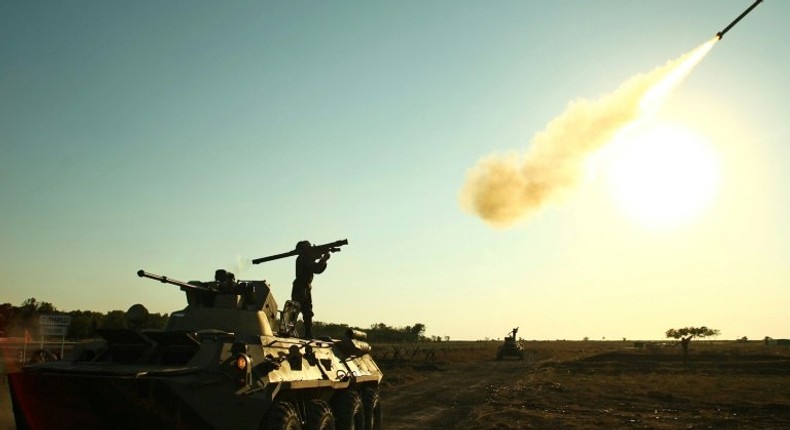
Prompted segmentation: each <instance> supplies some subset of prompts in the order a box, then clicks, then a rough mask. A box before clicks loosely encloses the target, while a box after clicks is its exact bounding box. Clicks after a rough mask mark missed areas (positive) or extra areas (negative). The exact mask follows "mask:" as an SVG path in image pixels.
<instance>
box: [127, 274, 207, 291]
mask: <svg viewBox="0 0 790 430" xmlns="http://www.w3.org/2000/svg"><path fill="white" fill-rule="evenodd" d="M137 276H139V277H141V278H149V279H154V280H157V281H159V282H161V283H163V284H171V285H178V286H179V287H181V288H186V289H190V290H197V291H212V290H211V289H210V288H206V287H201V286H200V285H192V284H189V283H187V282H184V281H179V280H177V279H171V278H168V277H167V276H162V275H157V274H154V273H148V272H146V271H144V270H138V271H137Z"/></svg>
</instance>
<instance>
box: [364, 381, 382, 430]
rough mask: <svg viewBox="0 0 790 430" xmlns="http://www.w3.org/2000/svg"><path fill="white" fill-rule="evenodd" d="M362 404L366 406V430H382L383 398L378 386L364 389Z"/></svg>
mask: <svg viewBox="0 0 790 430" xmlns="http://www.w3.org/2000/svg"><path fill="white" fill-rule="evenodd" d="M362 405H363V406H364V407H365V430H381V400H380V398H379V389H378V388H370V387H369V388H365V389H363V390H362Z"/></svg>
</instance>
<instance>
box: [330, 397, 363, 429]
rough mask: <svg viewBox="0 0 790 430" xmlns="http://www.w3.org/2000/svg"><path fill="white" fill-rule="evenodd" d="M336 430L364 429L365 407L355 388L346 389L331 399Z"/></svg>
mask: <svg viewBox="0 0 790 430" xmlns="http://www.w3.org/2000/svg"><path fill="white" fill-rule="evenodd" d="M332 411H334V413H335V420H336V421H335V428H336V429H337V430H365V407H364V405H363V404H362V398H361V397H360V396H359V393H358V392H357V391H356V390H352V389H346V390H343V391H341V392H339V393H337V394H335V398H334V399H333V400H332Z"/></svg>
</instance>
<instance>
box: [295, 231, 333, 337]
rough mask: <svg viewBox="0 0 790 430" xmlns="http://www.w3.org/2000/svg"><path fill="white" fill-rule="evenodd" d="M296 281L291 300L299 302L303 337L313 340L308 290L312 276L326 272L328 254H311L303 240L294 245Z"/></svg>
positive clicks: (309, 246)
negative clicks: (302, 322) (302, 321)
mask: <svg viewBox="0 0 790 430" xmlns="http://www.w3.org/2000/svg"><path fill="white" fill-rule="evenodd" d="M296 251H297V252H298V253H299V256H298V257H296V279H294V282H293V289H292V290H291V300H293V301H295V302H299V306H300V311H301V312H302V318H303V319H304V335H305V338H306V339H312V338H313V332H312V327H313V298H312V296H311V295H310V290H311V289H312V288H313V287H312V285H311V284H312V282H313V275H314V274H318V273H323V271H324V270H326V262H327V260H329V255H330V254H329V252H326V253H324V254H322V255H318V254H315V253H313V251H312V245H311V244H310V242H308V241H306V240H303V241H300V242H299V243H297V244H296Z"/></svg>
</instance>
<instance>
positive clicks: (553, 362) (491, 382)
mask: <svg viewBox="0 0 790 430" xmlns="http://www.w3.org/2000/svg"><path fill="white" fill-rule="evenodd" d="M498 345H499V343H498V342H447V343H435V344H411V345H374V346H373V347H374V350H373V353H374V356H376V358H377V361H378V362H379V364H380V366H381V367H382V368H383V370H384V374H385V379H384V382H383V386H382V393H381V394H382V401H383V406H384V428H386V429H456V428H475V429H620V428H622V429H755V430H756V429H760V430H765V429H787V428H790V347H781V346H766V345H763V344H762V343H758V342H749V343H735V342H692V344H691V350H690V354H689V357H688V358H687V359H684V357H683V356H682V353H681V350H680V348H671V347H663V348H662V347H661V345H660V344H657V343H655V344H647V345H646V347H645V348H634V347H633V346H634V343H633V342H595V341H590V342H581V341H578V342H576V341H573V342H565V341H556V342H542V341H541V342H523V345H524V347H525V349H526V352H527V354H526V357H525V359H524V360H523V361H520V360H512V359H506V360H502V361H497V360H496V359H495V357H496V348H497V346H498ZM9 361H11V360H9ZM11 366H13V364H12V365H11ZM6 370H8V369H6ZM0 389H2V390H3V392H2V393H1V394H0V408H2V409H0V428H2V429H13V428H14V426H13V422H12V420H11V414H10V412H11V411H10V404H9V402H8V393H7V389H8V386H7V384H6V383H5V375H3V382H2V383H0Z"/></svg>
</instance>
